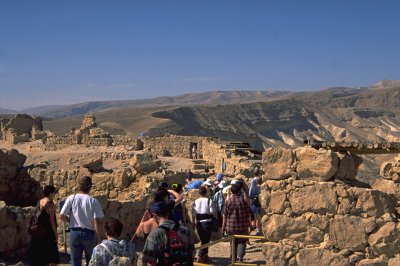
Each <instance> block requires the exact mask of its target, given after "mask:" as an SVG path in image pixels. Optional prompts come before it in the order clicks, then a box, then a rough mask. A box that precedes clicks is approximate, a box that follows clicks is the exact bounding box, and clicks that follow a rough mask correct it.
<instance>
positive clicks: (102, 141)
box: [82, 135, 113, 147]
mask: <svg viewBox="0 0 400 266" xmlns="http://www.w3.org/2000/svg"><path fill="white" fill-rule="evenodd" d="M112 142H113V140H112V138H94V137H90V136H87V135H83V138H82V144H84V145H86V146H90V147H92V146H105V147H108V146H111V145H112Z"/></svg>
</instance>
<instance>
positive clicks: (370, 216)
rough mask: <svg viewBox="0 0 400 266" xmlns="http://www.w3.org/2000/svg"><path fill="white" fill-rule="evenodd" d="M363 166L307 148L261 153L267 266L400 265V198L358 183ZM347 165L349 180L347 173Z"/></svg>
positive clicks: (352, 159)
mask: <svg viewBox="0 0 400 266" xmlns="http://www.w3.org/2000/svg"><path fill="white" fill-rule="evenodd" d="M344 161H347V162H344ZM358 165H359V161H358V159H357V158H356V157H354V158H353V157H351V156H350V157H346V156H342V155H338V154H336V153H334V152H331V151H325V150H314V149H308V148H300V149H297V150H294V151H292V150H286V149H283V150H282V149H270V150H267V151H266V152H265V153H264V154H263V170H264V172H265V176H264V178H263V179H264V184H263V185H262V194H261V203H262V207H263V209H264V210H265V215H264V216H263V218H262V227H263V234H264V236H265V237H266V239H267V242H266V243H265V244H263V254H264V255H265V259H266V261H267V265H390V264H391V265H396V263H398V262H399V258H398V257H397V258H396V255H398V254H400V223H399V218H400V208H399V207H400V205H399V198H398V197H397V196H396V193H387V192H385V191H381V190H377V189H371V188H365V187H357V186H355V185H352V182H350V181H356V180H355V179H354V177H353V173H354V170H356V168H357V167H358ZM343 167H347V168H348V172H349V173H350V174H349V175H348V176H346V175H343V174H342V172H344V171H343V169H342V170H341V168H343ZM355 172H356V171H355ZM343 181H347V182H343ZM346 183H347V184H346ZM354 184H359V183H357V182H354Z"/></svg>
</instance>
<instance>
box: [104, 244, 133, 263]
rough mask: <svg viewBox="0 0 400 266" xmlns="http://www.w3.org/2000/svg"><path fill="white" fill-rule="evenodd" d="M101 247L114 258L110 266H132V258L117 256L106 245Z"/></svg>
mask: <svg viewBox="0 0 400 266" xmlns="http://www.w3.org/2000/svg"><path fill="white" fill-rule="evenodd" d="M100 246H102V247H103V248H104V249H105V250H106V251H107V253H108V254H109V255H110V256H111V257H112V259H111V260H110V262H109V263H108V265H110V266H111V265H112V266H131V264H132V261H131V259H130V258H128V257H126V256H119V255H115V254H114V253H112V252H111V250H110V249H109V248H108V247H107V245H106V244H104V243H101V244H100Z"/></svg>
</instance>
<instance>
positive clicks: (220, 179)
mask: <svg viewBox="0 0 400 266" xmlns="http://www.w3.org/2000/svg"><path fill="white" fill-rule="evenodd" d="M215 178H216V179H217V181H222V179H223V178H224V175H223V174H222V173H218V174H217V175H216V176H215Z"/></svg>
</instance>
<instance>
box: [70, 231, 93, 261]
mask: <svg viewBox="0 0 400 266" xmlns="http://www.w3.org/2000/svg"><path fill="white" fill-rule="evenodd" d="M95 246H96V234H95V231H93V230H88V229H81V228H71V232H70V234H69V247H70V249H71V264H72V265H73V266H81V265H82V255H83V251H85V259H86V265H88V264H89V261H90V258H91V257H92V253H93V249H94V247H95Z"/></svg>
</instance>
